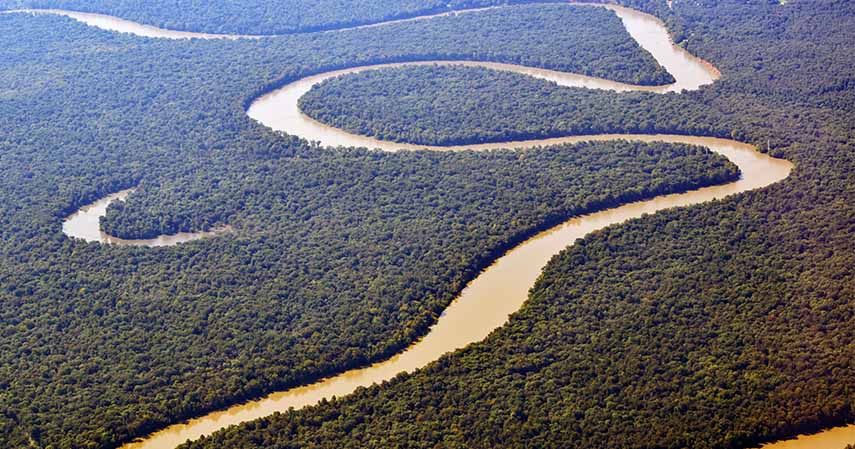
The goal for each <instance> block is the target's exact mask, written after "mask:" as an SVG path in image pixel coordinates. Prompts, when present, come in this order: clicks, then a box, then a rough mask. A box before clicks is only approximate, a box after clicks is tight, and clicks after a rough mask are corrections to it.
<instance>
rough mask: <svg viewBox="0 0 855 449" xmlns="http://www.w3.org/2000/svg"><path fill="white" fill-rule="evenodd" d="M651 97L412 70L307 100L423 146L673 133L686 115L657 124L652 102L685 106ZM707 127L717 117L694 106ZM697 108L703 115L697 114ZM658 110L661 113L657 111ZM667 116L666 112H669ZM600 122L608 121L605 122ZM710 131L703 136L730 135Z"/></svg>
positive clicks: (380, 134)
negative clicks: (615, 133) (614, 132)
mask: <svg viewBox="0 0 855 449" xmlns="http://www.w3.org/2000/svg"><path fill="white" fill-rule="evenodd" d="M659 97H661V95H658V94H650V93H621V94H616V95H615V96H614V98H611V99H610V100H609V101H605V102H604V101H603V98H602V94H601V93H600V92H596V91H592V90H590V89H578V88H567V87H561V86H558V85H557V84H555V83H553V82H550V81H545V80H541V79H536V78H532V77H530V76H526V75H521V74H517V73H512V72H505V71H497V70H490V69H486V68H481V67H461V66H432V67H430V66H413V67H402V68H395V69H383V70H373V71H368V72H362V73H357V74H352V75H345V76H341V77H337V78H333V79H329V80H327V81H324V82H323V83H321V84H319V85H317V86H315V87H313V88H312V90H311V91H309V92H308V93H307V94H306V95H305V96H304V97H303V98H301V100H300V108H301V109H302V110H303V111H304V112H305V113H306V114H307V115H309V116H310V117H313V118H315V119H317V120H319V121H321V122H323V123H327V124H330V125H333V126H336V127H339V128H343V129H346V130H348V131H350V132H353V133H356V134H364V135H370V136H373V137H377V138H379V139H382V140H391V141H396V142H412V143H418V144H424V145H460V144H469V143H482V142H505V141H515V140H529V139H539V138H545V137H556V136H566V135H568V134H582V135H584V134H603V133H608V132H609V131H610V130H614V129H621V130H625V131H626V132H634V133H655V132H667V131H668V130H672V129H675V128H676V126H675V125H677V124H678V123H679V122H685V121H686V118H687V116H686V115H685V114H683V115H676V114H670V115H671V116H672V118H670V119H668V118H665V117H663V119H662V120H658V117H657V120H650V119H649V117H650V116H651V108H650V103H651V102H654V104H656V103H659V104H663V105H664V107H665V108H667V109H666V111H667V112H668V113H671V112H672V111H673V110H674V109H676V108H677V107H679V106H678V105H679V104H681V103H682V104H685V102H684V101H683V100H682V99H680V98H677V97H676V96H670V98H668V99H666V100H664V101H663V100H662V99H661V98H659ZM689 111H691V113H692V114H693V115H694V114H698V115H705V116H707V117H704V119H705V120H704V121H703V123H705V124H706V126H707V127H708V128H715V127H714V125H715V123H716V122H720V121H723V119H722V118H721V117H720V116H718V117H714V120H709V118H710V117H709V116H712V115H713V114H711V113H710V112H706V111H704V110H701V108H699V107H697V106H695V107H694V108H692V109H690V110H689ZM695 111H697V112H695ZM657 112H658V111H657ZM663 115H665V114H663ZM601 117H608V120H607V121H606V120H602V119H600V118H601ZM710 131H711V130H709V129H703V130H698V131H696V132H700V133H702V134H720V135H724V134H725V133H722V132H718V133H716V132H715V131H713V132H710Z"/></svg>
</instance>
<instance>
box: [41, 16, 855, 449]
mask: <svg viewBox="0 0 855 449" xmlns="http://www.w3.org/2000/svg"><path fill="white" fill-rule="evenodd" d="M596 7H606V8H608V9H611V10H612V11H614V12H615V13H616V14H617V15H618V16H619V17H620V18H621V19H622V21H623V23H624V26H625V27H626V29H627V31H628V32H629V33H630V35H631V36H632V37H633V38H634V39H635V40H636V41H637V42H638V43H639V44H640V45H641V47H642V48H644V49H645V50H647V51H648V52H650V53H651V54H652V55H653V57H654V58H655V59H656V60H657V61H658V62H659V63H660V64H661V65H662V66H663V67H665V68H666V69H667V70H668V71H669V72H670V73H671V74H672V75H673V76H674V78H675V79H676V80H677V81H676V82H675V83H674V84H671V85H667V86H655V87H642V86H632V85H627V84H622V83H616V82H613V81H608V80H603V79H598V78H592V77H587V76H582V75H575V74H567V73H561V72H555V71H550V70H542V69H536V68H529V67H521V66H514V65H508V64H498V63H486V62H477V61H472V62H461V61H453V62H452V61H431V62H421V63H406V64H387V65H376V66H368V67H355V68H351V69H347V70H341V71H336V72H328V73H323V74H319V75H316V76H313V77H308V78H304V79H301V80H298V81H296V82H294V83H291V84H289V85H286V86H284V87H283V88H281V89H279V90H277V91H274V92H271V93H270V94H267V95H265V96H263V97H261V98H259V99H257V100H256V101H255V102H254V103H253V104H252V105H251V107H250V108H249V110H248V111H247V113H248V114H249V115H250V116H251V117H252V118H254V119H256V120H258V121H259V122H261V123H263V124H265V125H267V126H269V127H270V128H273V129H275V130H279V131H284V132H287V133H289V134H294V135H298V136H301V137H304V138H306V139H308V140H316V141H320V142H321V143H322V144H324V145H330V146H338V145H343V146H364V147H369V148H380V149H383V150H387V151H398V150H402V149H405V150H412V149H431V150H438V151H448V150H460V149H464V148H465V149H473V150H487V149H492V148H521V149H523V148H529V147H533V146H540V145H550V144H557V143H568V142H580V141H589V140H600V141H606V140H615V139H628V140H640V141H647V142H653V141H661V142H671V143H689V144H697V145H702V146H705V147H707V148H709V149H710V150H712V151H714V152H716V153H718V154H721V155H723V156H725V157H727V158H728V159H729V160H731V161H732V162H733V163H735V164H736V165H737V166H739V169H740V170H741V174H742V176H741V179H739V180H738V181H736V182H733V183H729V184H725V185H719V186H712V187H707V188H703V189H698V190H694V191H690V192H686V193H680V194H672V195H663V196H659V197H656V198H654V199H652V200H649V201H642V202H636V203H630V204H626V205H623V206H620V207H617V208H613V209H608V210H604V211H601V212H597V213H593V214H589V215H584V216H580V217H575V218H572V219H570V220H568V221H566V222H564V223H562V224H560V225H558V226H556V227H554V228H552V229H550V230H548V231H545V232H543V233H540V234H538V235H536V236H534V237H532V238H530V239H528V240H527V241H525V242H523V243H522V244H520V245H519V246H517V247H515V248H514V249H512V250H511V251H509V252H508V253H507V254H505V255H504V256H503V257H501V258H499V259H498V260H496V261H495V262H494V263H493V264H492V265H491V266H490V267H489V268H487V269H486V270H484V272H482V273H481V274H480V275H479V276H478V277H477V278H475V279H474V280H473V281H472V282H470V283H469V285H467V286H466V288H465V289H464V290H463V291H462V292H461V294H460V295H459V296H458V297H457V298H456V299H455V300H454V302H453V303H452V304H451V305H450V306H449V307H448V308H447V309H446V310H445V311H444V312H443V314H442V315H441V317H440V318H439V320H438V322H437V323H436V324H435V325H434V326H433V327H431V329H430V331H429V333H428V334H427V335H426V336H425V337H424V338H422V339H421V340H419V341H418V342H416V343H414V344H413V345H412V346H410V347H409V348H407V349H406V350H404V351H402V352H401V353H399V354H397V355H396V356H394V357H392V358H391V359H388V360H385V361H383V362H379V363H376V364H374V365H371V366H369V367H366V368H362V369H356V370H351V371H347V372H344V373H341V374H339V375H336V376H334V377H330V378H327V379H323V380H321V381H319V382H317V383H314V384H311V385H307V386H303V387H298V388H293V389H290V390H287V391H281V392H276V393H273V394H270V395H268V396H267V397H265V398H262V399H260V400H256V401H251V402H248V403H245V404H240V405H236V406H233V407H230V408H228V409H226V410H223V411H218V412H214V413H210V414H207V415H205V416H202V417H200V418H197V419H193V420H191V421H188V422H185V423H181V424H176V425H172V426H169V427H167V428H165V429H163V430H161V431H158V432H156V433H153V434H151V435H149V436H147V437H145V438H144V439H141V440H138V441H136V442H133V443H129V444H126V445H124V446H123V447H122V449H172V448H174V447H175V446H177V445H179V444H181V443H183V442H185V441H186V440H188V439H190V440H192V439H197V438H199V437H201V436H203V435H209V434H211V433H213V432H215V431H217V430H220V429H223V428H224V427H227V426H231V425H235V424H238V423H241V422H245V421H249V420H253V419H257V418H261V417H264V416H268V415H270V414H273V413H275V412H282V411H286V410H288V409H290V408H300V407H304V406H307V405H311V404H315V403H317V402H318V401H319V400H321V399H322V398H329V397H331V396H336V397H341V396H344V395H347V394H349V393H351V392H353V391H354V390H355V389H356V388H357V387H360V386H369V385H372V384H375V383H379V382H383V381H385V380H389V379H391V378H392V377H394V376H395V375H396V374H398V373H400V372H412V371H414V370H416V369H419V368H420V367H423V366H425V365H426V364H428V363H430V362H432V361H434V360H436V359H438V358H439V357H440V356H442V355H443V354H445V353H447V352H450V351H453V350H455V349H459V348H462V347H464V346H466V345H468V344H470V343H473V342H477V341H480V340H482V339H483V338H485V337H486V336H487V335H488V334H489V333H490V332H492V331H493V330H494V329H496V328H497V327H500V326H502V325H503V324H504V323H505V322H507V319H508V315H509V314H511V313H513V312H515V311H517V310H519V308H520V307H521V306H522V305H523V303H524V302H525V300H526V298H527V295H528V290H529V288H530V287H531V285H533V283H534V282H535V280H536V279H537V277H538V276H539V274H540V272H541V270H542V267H543V266H544V265H545V264H546V262H547V261H548V260H549V259H550V258H551V257H552V256H553V255H554V254H556V253H558V252H559V251H562V250H563V249H565V248H566V247H567V246H568V245H572V244H573V243H574V242H575V240H576V239H578V238H581V237H583V236H585V235H586V234H588V233H590V232H592V231H595V230H598V229H602V228H603V227H606V226H610V225H613V224H617V223H621V222H624V221H626V220H629V219H632V218H637V217H640V216H641V215H643V214H649V213H654V212H656V211H659V210H662V209H667V208H672V207H680V206H688V205H692V204H698V203H703V202H706V201H709V200H712V199H714V198H722V197H724V196H727V195H732V194H737V193H740V192H745V191H748V190H752V189H757V188H762V187H765V186H768V185H770V184H773V183H775V182H778V181H780V180H782V179H784V178H786V177H787V176H788V175H789V174H790V172H791V170H792V168H793V166H792V164H791V163H789V162H788V161H784V160H780V159H774V158H771V157H769V156H766V155H765V154H762V153H760V152H758V151H757V150H756V148H754V147H752V146H750V145H746V144H744V143H740V142H736V141H733V140H727V139H716V138H708V137H692V136H677V135H623V134H616V135H597V136H573V137H564V138H555V139H543V140H535V141H524V142H504V143H496V144H485V145H466V146H460V147H426V146H421V145H406V144H396V143H390V142H384V141H379V140H376V139H372V138H369V137H364V136H357V135H353V134H350V133H348V132H346V131H343V130H340V129H337V128H333V127H330V126H327V125H324V124H322V123H319V122H317V121H315V120H313V119H311V118H309V117H307V116H305V115H304V114H302V113H301V112H300V110H299V107H298V100H299V98H300V97H301V96H302V95H304V94H305V93H306V92H307V91H308V90H309V89H310V88H311V87H312V86H313V85H315V84H317V83H319V82H321V81H323V80H325V79H329V78H331V77H335V76H340V75H346V74H350V73H356V72H360V71H365V70H379V69H383V68H388V67H395V66H403V65H414V64H461V65H470V66H480V67H487V68H491V69H495V70H507V71H512V72H516V73H522V74H526V75H530V76H534V77H538V78H543V79H547V80H551V81H555V82H556V83H558V84H559V85H562V86H574V87H587V88H594V89H608V90H613V91H617V92H621V91H638V90H643V91H649V92H656V93H666V92H681V91H683V90H694V89H698V88H700V87H701V86H704V85H707V84H711V83H713V82H715V80H716V79H718V77H719V76H720V75H719V73H718V71H717V70H716V69H715V68H714V67H713V66H711V65H710V64H709V63H707V62H705V61H703V60H700V59H698V58H696V57H694V56H692V55H691V54H689V53H687V52H686V51H685V50H683V49H682V48H680V47H677V46H676V45H674V44H673V43H672V42H671V40H670V37H669V35H668V33H667V30H666V29H665V27H664V25H663V24H662V22H661V21H659V20H658V19H656V18H655V17H652V16H650V15H647V14H643V13H640V12H637V11H634V10H632V9H628V8H622V7H617V6H602V5H598V6H596ZM27 12H30V13H40V14H41V13H48V14H61V15H65V16H69V17H72V18H74V19H76V20H80V21H82V22H84V23H87V24H89V25H92V26H97V27H100V28H104V29H108V30H113V31H119V32H126V33H133V34H137V35H140V36H146V37H155V38H171V39H186V38H204V39H241V38H260V36H236V35H235V36H230V35H212V34H204V33H188V32H181V31H170V30H162V29H158V28H155V27H151V26H146V25H140V24H136V23H133V22H129V21H126V20H121V19H117V18H113V17H109V16H104V15H99V14H87V13H78V12H73V11H61V10H35V11H29V10H28V11H27ZM468 12H475V11H468ZM440 15H446V14H440ZM432 17H436V15H434V16H425V17H419V18H414V19H406V20H399V21H394V22H388V23H397V22H404V21H412V20H426V19H430V18H432ZM388 23H385V24H388ZM385 24H375V25H369V26H383V25H385ZM357 28H359V27H357ZM129 193H130V191H123V192H118V193H116V194H113V195H111V196H108V197H106V198H102V199H101V200H99V201H98V202H96V203H94V204H92V205H89V206H86V207H84V208H82V209H81V210H80V211H79V212H78V213H77V214H75V215H73V216H71V217H69V218H68V219H67V220H66V222H65V224H64V226H63V230H64V231H65V232H66V234H68V235H69V236H72V237H76V238H83V239H86V240H89V241H100V242H102V243H112V244H118V245H124V244H129V245H146V246H168V245H174V244H177V243H181V242H185V241H189V240H195V239H197V238H202V237H206V236H210V233H209V234H206V235H202V234H187V235H178V236H163V237H160V238H158V239H153V240H149V241H124V240H121V239H115V238H113V237H110V236H108V235H105V234H103V233H102V232H101V231H100V229H99V225H98V217H100V216H101V215H103V214H104V211H105V210H106V207H107V205H108V204H109V203H110V202H111V201H113V200H116V199H122V198H124V197H126V196H127V195H128V194H129ZM852 442H855V426H849V427H841V428H836V429H831V430H828V431H825V432H822V433H818V434H816V435H811V436H804V437H798V438H796V439H793V440H789V441H782V442H778V443H773V444H769V445H765V446H763V448H764V449H808V448H810V449H843V448H844V447H845V446H846V444H848V443H852Z"/></svg>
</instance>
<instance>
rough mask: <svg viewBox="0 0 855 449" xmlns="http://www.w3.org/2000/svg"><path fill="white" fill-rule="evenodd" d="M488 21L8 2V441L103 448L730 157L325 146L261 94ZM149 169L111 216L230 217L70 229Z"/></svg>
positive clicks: (310, 359)
mask: <svg viewBox="0 0 855 449" xmlns="http://www.w3.org/2000/svg"><path fill="white" fill-rule="evenodd" d="M566 9H568V10H569V9H570V8H566ZM520 14H522V15H523V16H522V17H527V16H528V15H530V12H529V10H524V11H521V12H520ZM477 17H478V16H476V15H472V16H471V18H469V17H467V18H466V20H468V21H469V22H466V23H467V24H469V25H468V26H467V27H466V28H465V29H454V28H453V27H449V28H443V27H448V25H446V24H447V23H449V22H447V21H451V20H452V19H440V20H437V21H435V22H431V23H419V24H402V25H396V26H394V27H389V28H388V29H386V28H384V29H371V30H360V31H354V32H348V33H336V34H324V35H315V36H292V37H287V38H281V39H280V38H277V39H271V40H265V41H258V42H256V41H246V42H223V41H217V42H202V41H187V42H184V41H178V42H173V41H159V40H147V39H137V38H133V37H130V36H121V35H116V34H113V33H108V32H103V31H99V30H95V29H91V28H88V27H85V26H83V25H80V24H78V23H76V22H74V21H71V20H67V19H64V18H59V17H48V16H39V17H29V16H24V15H0V118H2V119H0V173H2V176H0V335H2V336H3V338H2V339H0V432H2V433H0V447H3V448H6V447H9V448H15V449H17V448H20V447H24V446H28V445H29V444H30V443H29V442H30V441H32V444H33V445H37V446H41V447H51V448H56V449H59V448H108V447H112V446H115V445H116V444H117V442H119V441H121V440H127V439H129V438H131V437H132V436H136V435H141V434H144V433H146V432H148V431H151V430H154V429H155V428H158V427H161V426H163V425H166V424H168V423H172V422H175V421H177V420H179V419H181V418H184V417H187V416H191V415H195V414H199V413H202V412H204V411H206V410H210V409H213V408H218V407H222V406H224V405H227V404H232V403H234V402H236V401H239V400H241V399H244V398H250V397H258V396H260V395H262V394H264V393H266V392H268V391H270V390H272V389H275V388H282V387H286V386H288V385H292V384H295V383H298V382H307V381H310V380H313V379H317V378H318V377H320V376H322V375H327V374H331V373H334V372H339V371H342V370H345V369H347V368H349V367H353V366H356V365H361V364H364V363H366V362H367V361H369V360H374V359H378V358H382V357H384V356H386V355H388V354H390V353H391V352H393V351H395V350H397V349H399V348H400V347H402V346H404V345H407V344H409V343H411V342H412V341H413V340H414V339H415V338H417V337H418V336H419V335H421V334H423V333H424V331H425V329H426V327H427V326H428V325H429V324H431V323H432V322H434V321H435V319H436V316H437V315H438V314H439V313H440V312H441V310H442V309H443V308H444V307H445V306H446V305H447V303H448V302H449V301H450V300H451V298H452V297H453V296H454V295H455V294H456V293H457V292H459V290H460V289H461V288H462V286H463V285H464V283H465V281H466V280H468V279H470V278H472V277H473V276H474V275H475V274H476V273H477V272H478V270H479V269H480V268H482V267H484V266H485V265H487V264H488V263H489V262H490V261H492V260H493V259H494V258H495V257H496V256H497V255H498V254H499V253H501V252H502V251H503V250H504V249H507V248H508V247H510V246H512V245H513V244H514V243H515V242H517V241H518V240H519V239H521V238H523V237H525V236H526V235H529V234H531V233H532V232H535V231H536V230H538V229H541V228H543V227H545V226H548V225H549V224H551V223H555V222H556V221H557V220H560V219H561V218H564V217H566V216H568V215H570V214H573V213H577V212H580V211H582V210H587V209H590V208H597V207H603V206H606V205H611V204H615V203H617V202H621V201H627V200H630V199H635V198H640V197H649V196H651V195H655V194H658V193H661V192H665V191H673V190H681V189H685V188H690V187H692V186H695V185H698V184H708V183H713V182H721V181H724V180H727V179H732V178H733V176H735V173H734V172H733V169H732V166H731V165H730V164H727V163H724V162H723V161H722V160H721V159H720V158H717V157H712V156H711V155H710V154H709V153H707V152H703V151H700V150H698V149H697V148H693V147H686V146H667V145H652V146H651V145H641V144H635V143H615V144H586V145H580V146H575V147H561V148H550V149H540V150H535V151H530V152H524V153H520V152H511V151H497V152H491V153H483V154H482V153H449V154H435V153H423V152H419V153H401V154H394V155H389V154H385V153H378V152H372V151H367V150H362V149H342V150H330V149H322V148H318V147H316V146H313V145H311V144H309V143H306V142H303V141H300V140H298V139H295V138H291V137H289V136H285V135H281V134H279V133H273V132H271V131H270V130H268V129H266V128H264V127H262V126H260V125H258V124H257V123H254V122H253V121H252V120H250V119H249V118H248V117H246V114H245V112H244V110H243V106H244V105H245V103H246V102H247V101H248V100H250V99H251V98H252V95H253V94H254V93H255V92H261V91H263V90H265V89H266V88H268V87H269V86H272V85H276V84H277V83H280V82H282V81H283V80H286V79H290V78H294V77H299V76H302V75H305V74H307V73H312V72H317V71H322V70H326V69H328V68H330V67H340V66H344V65H349V64H359V63H371V62H381V61H395V60H403V59H420V58H421V59H426V58H431V57H435V56H436V55H439V56H445V57H457V58H466V57H470V58H476V57H480V54H479V53H478V51H479V47H478V46H479V45H483V44H482V43H478V42H479V39H481V37H485V36H489V35H490V33H492V31H491V29H492V27H493V26H500V25H502V24H504V23H507V24H509V26H519V25H511V24H514V23H515V21H516V19H515V18H514V15H513V14H510V13H507V12H503V13H502V14H500V15H494V13H489V14H487V15H485V16H484V17H487V18H489V20H490V22H489V23H490V27H479V26H478V23H479V22H478V19H477ZM605 17H608V15H606V16H605ZM485 20H488V19H485ZM455 23H457V22H455ZM433 27H439V28H440V29H442V30H443V31H442V35H441V36H440V35H436V36H434V35H433V34H431V33H430V32H429V30H430V29H432V28H433ZM578 34H579V33H577V32H575V31H574V30H572V29H568V30H566V31H559V32H555V31H554V30H532V31H531V32H529V33H518V34H517V35H515V36H507V37H505V38H504V40H503V42H498V41H491V42H492V44H491V45H494V46H495V52H494V54H493V55H492V57H493V58H495V59H498V60H507V61H513V60H517V59H520V58H526V57H531V56H532V54H522V53H521V49H523V48H524V46H523V45H521V43H522V42H523V41H524V40H525V39H535V38H538V36H539V38H541V39H544V38H546V37H549V36H553V37H554V38H555V39H559V40H563V41H564V42H567V41H572V39H573V38H572V37H573V36H577V35H578ZM426 39H430V40H436V41H437V42H439V43H441V45H440V44H437V45H436V46H430V48H427V47H426V46H425V45H424V42H425V40H426ZM473 42H475V43H473ZM549 47H550V46H549V45H547V44H544V45H543V46H542V47H541V48H542V49H544V51H545V50H547V49H549V50H550V51H554V50H552V49H550V48H549ZM605 50H606V49H605V48H600V49H599V51H605ZM562 52H563V53H564V56H562V57H563V58H564V59H561V58H556V59H555V60H554V61H546V62H545V63H555V64H565V63H568V64H569V63H572V64H574V65H577V66H579V67H580V69H582V70H584V67H583V66H581V65H580V64H584V63H585V62H586V61H587V62H590V61H592V60H593V59H595V58H594V56H593V55H591V56H589V57H587V59H584V58H580V60H579V61H578V62H573V61H572V58H574V57H575V56H574V52H573V51H572V49H565V50H563V51H562ZM533 54H538V53H533ZM544 54H550V53H544ZM633 60H635V61H637V60H639V59H638V58H636V59H633ZM134 185H139V186H140V189H139V191H138V193H137V194H134V195H132V196H131V198H130V199H129V200H128V203H127V204H126V205H125V206H124V207H123V208H122V210H119V209H118V208H114V210H113V211H112V214H111V216H110V217H109V218H108V219H107V220H106V225H107V226H108V228H109V229H111V230H113V231H115V232H116V233H120V234H123V235H133V234H137V235H146V234H149V233H151V232H160V231H161V230H166V231H170V230H173V229H175V230H177V229H181V228H188V229H194V228H197V227H198V228H205V227H207V226H209V225H211V224H214V223H221V222H225V223H229V224H231V225H233V226H234V228H235V232H234V233H232V234H230V235H228V236H224V237H222V238H217V239H213V240H208V241H202V242H194V243H191V244H187V245H182V246H179V247H176V248H162V249H144V248H123V247H101V246H99V245H97V244H86V243H83V242H79V241H71V240H69V239H67V238H65V236H63V235H62V234H61V232H60V226H61V222H62V219H63V218H64V217H65V216H66V215H67V214H68V213H70V212H72V211H74V210H75V209H76V208H77V207H79V206H81V205H83V204H86V203H88V202H90V201H91V200H93V199H95V198H98V197H100V196H102V195H104V194H106V193H108V192H113V191H117V190H120V189H123V188H128V187H131V186H134Z"/></svg>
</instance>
